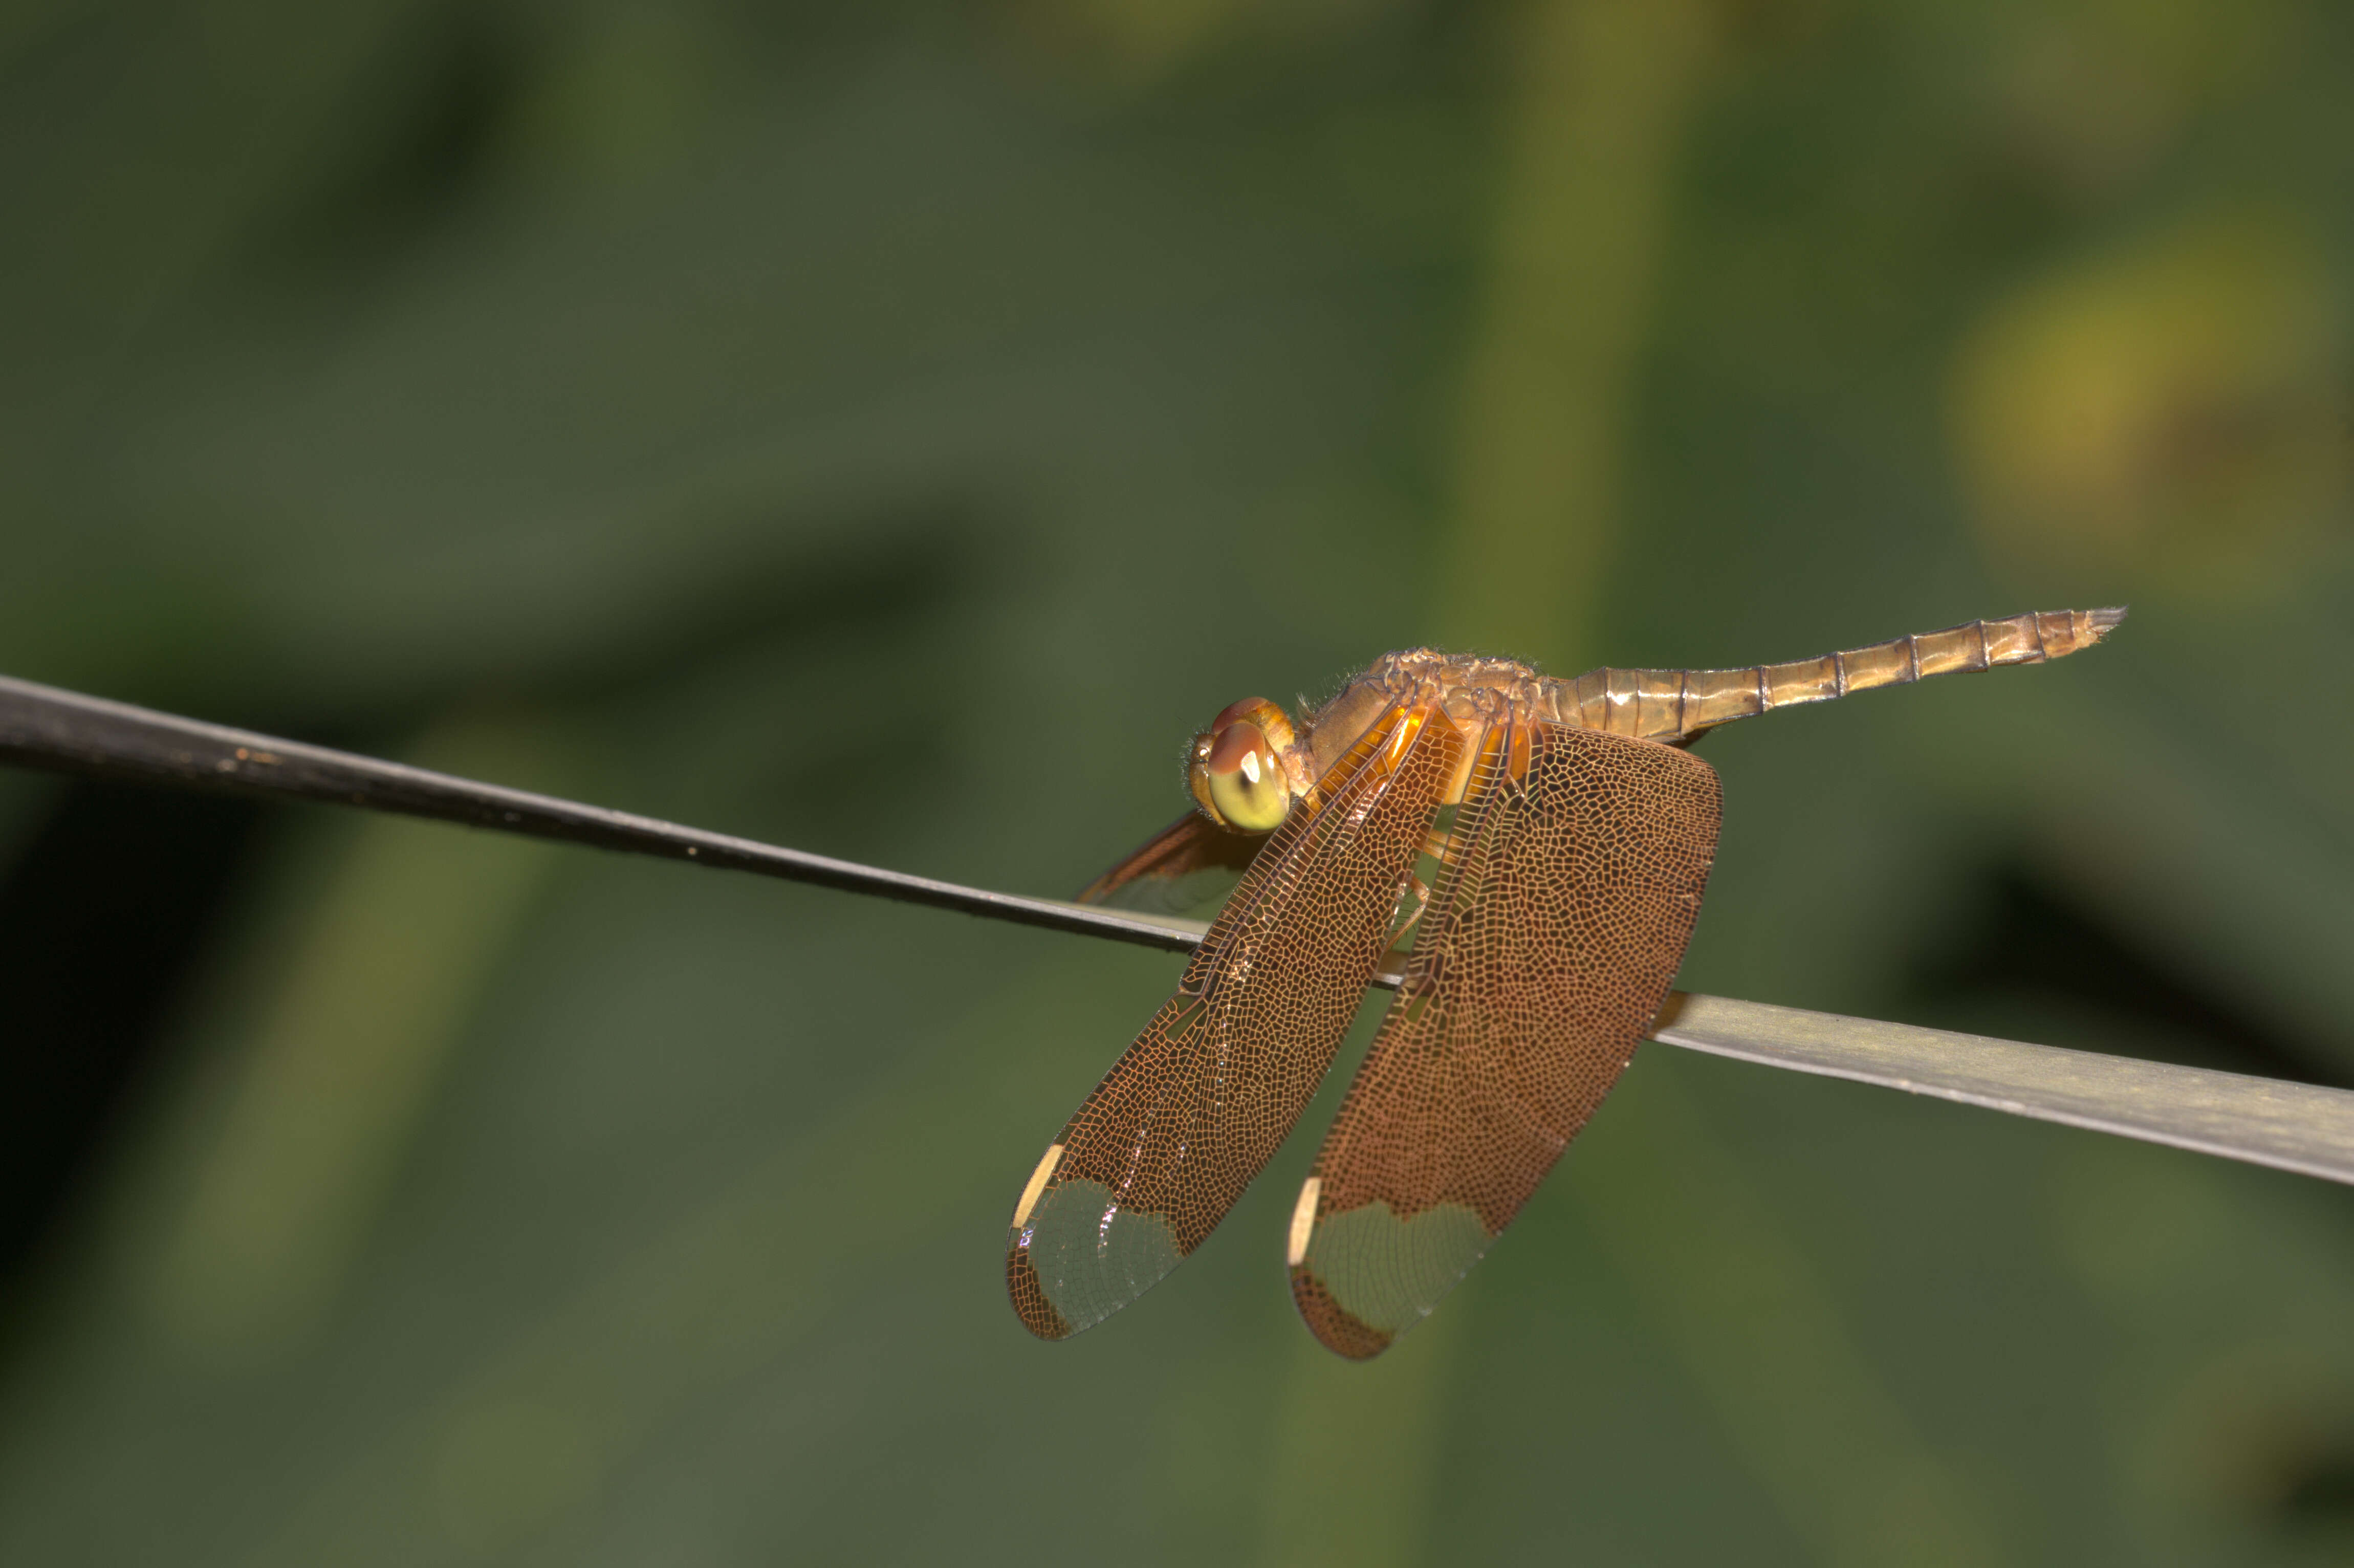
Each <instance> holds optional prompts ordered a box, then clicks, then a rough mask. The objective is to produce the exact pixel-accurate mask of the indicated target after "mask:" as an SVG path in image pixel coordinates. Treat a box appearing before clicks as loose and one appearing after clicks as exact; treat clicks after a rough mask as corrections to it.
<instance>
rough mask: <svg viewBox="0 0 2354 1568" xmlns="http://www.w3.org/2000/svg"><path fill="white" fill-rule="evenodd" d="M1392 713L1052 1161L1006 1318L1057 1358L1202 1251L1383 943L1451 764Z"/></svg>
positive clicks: (1271, 864) (1315, 1073)
mask: <svg viewBox="0 0 2354 1568" xmlns="http://www.w3.org/2000/svg"><path fill="white" fill-rule="evenodd" d="M1462 746H1463V743H1462V740H1461V738H1460V737H1459V736H1458V735H1457V734H1456V733H1455V730H1454V727H1453V726H1450V725H1448V724H1447V723H1446V722H1445V720H1443V719H1437V718H1436V716H1435V715H1434V714H1433V713H1432V712H1431V710H1427V709H1412V710H1405V711H1396V712H1393V713H1391V714H1389V715H1386V716H1385V717H1384V720H1383V722H1381V723H1379V724H1377V725H1375V726H1373V730H1372V731H1371V732H1370V733H1369V734H1368V735H1367V736H1365V738H1364V739H1363V740H1362V741H1360V742H1359V743H1358V744H1357V745H1356V747H1354V748H1352V750H1351V751H1350V753H1349V754H1348V755H1347V756H1346V757H1344V758H1341V760H1340V761H1339V762H1338V763H1336V764H1334V765H1333V767H1332V768H1331V772H1330V773H1328V774H1327V775H1326V777H1325V779H1324V780H1323V782H1322V784H1321V785H1320V788H1319V790H1318V795H1317V799H1318V800H1319V802H1320V804H1319V805H1318V806H1316V807H1314V808H1307V809H1302V808H1296V809H1295V810H1293V812H1292V814H1291V816H1290V817H1289V818H1288V819H1287V820H1286V821H1285V822H1284V824H1283V826H1281V827H1280V828H1278V829H1277V830H1276V832H1275V833H1274V835H1273V836H1272V837H1271V838H1270V839H1269V841H1268V842H1267V848H1266V849H1265V850H1263V851H1261V852H1260V853H1259V856H1258V858H1257V861H1256V862H1254V863H1253V864H1252V867H1251V870H1250V873H1249V874H1248V875H1246V877H1244V879H1243V881H1242V884H1241V885H1240V886H1238V887H1236V888H1235V892H1234V895H1233V896H1232V897H1231V898H1229V899H1228V900H1227V901H1226V906H1225V910H1224V911H1223V912H1222V913H1221V914H1220V915H1219V916H1218V918H1217V920H1216V921H1215V923H1214V924H1213V925H1212V926H1211V927H1210V931H1209V934H1208V935H1207V936H1206V937H1204V938H1203V941H1202V946H1201V948H1199V949H1198V950H1197V951H1196V952H1195V953H1194V956H1193V961H1192V962H1191V963H1189V964H1188V965H1187V966H1186V967H1185V976H1184V979H1183V980H1182V981H1181V982H1179V984H1178V987H1177V994H1176V995H1174V996H1172V997H1171V998H1170V999H1169V1001H1168V1002H1167V1004H1166V1005H1164V1006H1163V1007H1162V1008H1161V1011H1160V1012H1158V1013H1156V1014H1155V1015H1154V1016H1153V1019H1152V1022H1150V1023H1149V1024H1147V1025H1146V1026H1145V1030H1144V1033H1142V1034H1141V1035H1140V1036H1139V1037H1138V1038H1137V1042H1136V1044H1134V1045H1132V1046H1130V1047H1129V1051H1128V1054H1126V1055H1124V1056H1122V1057H1121V1058H1120V1059H1119V1064H1118V1065H1115V1066H1114V1067H1113V1068H1112V1070H1111V1072H1110V1073H1109V1074H1108V1075H1106V1076H1105V1078H1104V1081H1103V1082H1102V1083H1101V1084H1099V1085H1097V1086H1096V1090H1095V1092H1094V1093H1093V1094H1091V1095H1089V1096H1088V1097H1087V1102H1086V1103H1085V1104H1084V1105H1082V1106H1080V1107H1079V1110H1078V1114H1077V1115H1076V1116H1074V1117H1073V1118H1071V1120H1070V1124H1069V1125H1068V1126H1067V1127H1066V1128H1064V1129H1063V1131H1062V1133H1061V1135H1060V1136H1059V1137H1057V1138H1056V1139H1055V1141H1054V1143H1053V1144H1052V1145H1051V1146H1049V1147H1048V1149H1047V1150H1046V1153H1045V1157H1044V1159H1042V1160H1040V1161H1039V1162H1038V1168H1037V1170H1036V1171H1034V1172H1033V1173H1032V1175H1031V1178H1030V1183H1029V1185H1028V1187H1026V1188H1025V1189H1024V1190H1023V1193H1022V1199H1021V1202H1020V1203H1019V1204H1018V1205H1017V1206H1016V1207H1015V1209H1014V1213H1013V1235H1012V1238H1011V1243H1010V1245H1009V1248H1008V1251H1007V1254H1006V1260H1005V1272H1006V1284H1007V1287H1008V1288H1009V1289H1010V1290H1011V1291H1012V1293H1013V1309H1014V1310H1015V1311H1016V1312H1018V1313H1019V1314H1021V1318H1022V1321H1023V1323H1024V1324H1026V1325H1028V1326H1029V1329H1030V1330H1031V1331H1032V1332H1033V1333H1035V1334H1037V1335H1040V1336H1041V1337H1043V1338H1045V1339H1050V1340H1059V1339H1061V1338H1063V1337H1064V1336H1066V1335H1068V1334H1075V1333H1076V1332H1078V1331H1079V1330H1081V1329H1085V1328H1087V1327H1088V1326H1089V1325H1091V1324H1094V1323H1097V1322H1100V1321H1101V1320H1102V1319H1105V1318H1106V1317H1108V1316H1109V1315H1110V1314H1111V1313H1113V1312H1115V1311H1117V1310H1119V1308H1122V1307H1125V1306H1127V1305H1128V1303H1129V1302H1130V1301H1132V1300H1134V1299H1135V1298H1137V1297H1138V1296H1140V1295H1141V1294H1143V1293H1144V1291H1145V1290H1146V1289H1148V1288H1149V1287H1150V1286H1151V1285H1152V1284H1153V1283H1154V1282H1155V1281H1156V1280H1158V1279H1160V1278H1161V1276H1162V1275H1164V1274H1167V1273H1168V1272H1169V1271H1170V1270H1171V1269H1172V1268H1174V1267H1175V1266H1177V1265H1178V1263H1179V1262H1180V1261H1182V1259H1183V1258H1184V1257H1185V1255H1187V1254H1189V1253H1191V1252H1192V1251H1193V1249H1194V1248H1195V1247H1196V1246H1199V1245H1201V1243H1202V1239H1203V1238H1204V1236H1206V1235H1208V1234H1210V1231H1211V1229H1212V1227H1214V1226H1215V1225H1216V1224H1217V1223H1218V1221H1219V1220H1220V1219H1221V1218H1223V1217H1224V1216H1225V1212H1226V1210H1227V1209H1228V1208H1230V1207H1232V1206H1233V1204H1234V1202H1235V1199H1236V1198H1237V1197H1239V1196H1241V1195H1242V1191H1243V1188H1244V1187H1245V1186H1246V1185H1247V1184H1248V1183H1249V1181H1250V1180H1251V1178H1252V1177H1254V1176H1256V1175H1257V1174H1258V1171H1259V1168H1260V1167H1261V1166H1262V1165H1265V1164H1266V1163H1267V1157H1268V1156H1269V1155H1271V1154H1273V1153H1274V1152H1275V1150H1276V1147H1277V1146H1278V1144H1280V1143H1281V1142H1282V1141H1283V1139H1284V1136H1285V1135H1286V1134H1287V1133H1288V1132H1289V1131H1290V1130H1291V1126H1292V1123H1294V1122H1295V1121H1297V1120H1298V1119H1299V1111H1300V1107H1303V1106H1305V1105H1306V1104H1307V1103H1308V1098H1309V1097H1310V1095H1312V1094H1313V1093H1315V1090H1316V1086H1317V1084H1318V1082H1319V1081H1320V1079H1322V1077H1323V1076H1324V1071H1325V1069H1326V1068H1327V1067H1328V1066H1330V1065H1331V1061H1332V1052H1333V1050H1334V1048H1335V1047H1337V1046H1338V1045H1339V1044H1340V1042H1341V1034H1342V1033H1344V1032H1345V1031H1346V1030H1347V1028H1348V1026H1349V1020H1350V1018H1351V1016H1352V1014H1354V1013H1355V1012H1356V1010H1357V1004H1358V1002H1359V1001H1360V1000H1361V999H1362V998H1363V995H1364V991H1365V987H1366V985H1367V984H1368V983H1369V982H1370V981H1371V980H1372V979H1373V968H1374V965H1375V964H1376V963H1377V962H1378V961H1379V960H1380V958H1381V955H1382V951H1383V948H1384V947H1385V946H1386V944H1387V939H1388V936H1389V928H1390V921H1391V918H1392V916H1394V913H1395V911H1396V907H1397V902H1398V895H1399V891H1400V889H1401V888H1402V887H1403V886H1404V885H1405V879H1406V876H1407V873H1408V869H1409V867H1410V866H1411V864H1412V863H1413V860H1414V857H1415V855H1416V852H1417V851H1418V850H1419V849H1420V847H1421V844H1422V841H1423V835H1424V833H1425V832H1426V830H1427V828H1428V826H1429V823H1430V819H1431V816H1432V813H1433V811H1434V810H1436V807H1437V799H1438V796H1439V794H1440V792H1441V791H1442V790H1444V789H1445V788H1446V785H1447V780H1448V779H1449V778H1450V777H1451V776H1452V775H1453V773H1454V771H1455V767H1456V762H1457V759H1458V758H1459V757H1460V756H1461V755H1462Z"/></svg>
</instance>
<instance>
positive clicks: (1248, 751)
mask: <svg viewBox="0 0 2354 1568" xmlns="http://www.w3.org/2000/svg"><path fill="white" fill-rule="evenodd" d="M1236 706H1240V705H1239V704H1237V705H1236ZM1232 711H1233V710H1232V709H1229V710H1228V712H1229V713H1231V712H1232ZM1218 716H1219V717H1220V718H1221V719H1225V717H1226V715H1225V714H1221V715H1218ZM1214 727H1215V726H1214ZM1204 773H1205V774H1206V775H1207V777H1208V783H1209V787H1210V803H1211V804H1212V805H1213V806H1214V807H1215V808H1216V809H1217V813H1218V815H1219V816H1220V817H1222V818H1224V819H1225V822H1226V825H1227V826H1228V827H1232V828H1239V829H1240V830H1242V831H1243V832H1246V833H1264V832H1272V831H1273V830H1274V829H1275V828H1276V826H1277V825H1278V824H1279V823H1280V822H1281V821H1283V819H1284V817H1285V815H1286V814H1287V813H1288V812H1289V811H1290V810H1291V787H1290V785H1289V784H1288V782H1287V781H1286V780H1285V779H1284V777H1283V766H1282V764H1281V763H1279V762H1278V761H1277V760H1276V756H1275V748H1274V747H1272V746H1269V745H1268V744H1267V734H1266V732H1265V731H1263V730H1261V729H1260V728H1259V727H1258V726H1257V725H1255V724H1253V723H1251V722H1250V721H1249V720H1248V719H1235V720H1232V721H1230V722H1228V723H1226V724H1225V726H1224V727H1223V728H1219V729H1217V733H1216V738H1215V739H1214V740H1213V741H1211V743H1210V755H1209V757H1208V758H1206V759H1204Z"/></svg>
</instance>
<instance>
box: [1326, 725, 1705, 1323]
mask: <svg viewBox="0 0 2354 1568" xmlns="http://www.w3.org/2000/svg"><path fill="white" fill-rule="evenodd" d="M1720 814H1721V813H1720V800H1719V794H1718V789H1717V781H1716V775H1715V773H1714V772H1713V771H1712V769H1711V768H1709V766H1708V765H1707V764H1706V763H1704V762H1702V761H1701V760H1700V759H1699V758H1695V757H1692V756H1691V755H1690V754H1689V753H1686V752H1683V751H1680V750H1677V749H1674V748H1673V747H1666V746H1661V745H1658V744H1655V743H1653V742H1650V741H1643V740H1630V739H1627V738H1624V737H1622V736H1613V735H1606V734H1604V733H1601V732H1599V731H1596V730H1584V729H1573V728H1567V727H1563V726H1553V725H1537V726H1522V727H1518V728H1513V727H1511V726H1504V725H1500V724H1499V725H1494V726H1490V727H1489V729H1488V730H1487V731H1486V733H1485V734H1484V735H1483V736H1482V737H1481V741H1480V746H1479V753H1478V755H1477V757H1476V758H1475V761H1474V763H1473V767H1472V770H1471V777H1470V780H1469V785H1468V787H1467V789H1466V793H1465V797H1464V800H1463V803H1462V806H1461V807H1460V809H1459V810H1458V813H1457V817H1456V823H1455V831H1454V843H1453V847H1452V850H1451V853H1450V855H1449V863H1448V864H1447V868H1446V870H1445V872H1444V873H1443V874H1441V876H1440V879H1439V883H1438V885H1437V889H1436V890H1435V891H1434V892H1433V895H1432V897H1431V902H1430V906H1429V908H1428V910H1427V911H1426V913H1425V915H1424V916H1423V919H1422V928H1421V933H1420V936H1419V938H1418V939H1417V940H1416V944H1415V948H1414V954H1413V958H1412V959H1411V960H1410V962H1409V964H1408V966H1407V969H1406V978H1405V984H1404V985H1403V986H1402V987H1400V989H1399V991H1398V995H1397V1000H1396V1001H1394V1002H1393V1003H1392V1004H1391V1007H1390V1012H1389V1015H1388V1016H1387V1017H1386V1018H1385V1019H1384V1021H1383V1023H1382V1029H1381V1033H1380V1034H1379V1035H1377V1036H1376V1037H1375V1039H1374V1041H1373V1049H1372V1050H1371V1052H1370V1053H1369V1054H1367V1056H1366V1058H1365V1063H1364V1065H1363V1067H1362V1068H1361V1069H1360V1070H1359V1072H1358V1074H1357V1077H1356V1080H1355V1082H1354V1083H1353V1084H1352V1085H1351V1086H1350V1089H1349V1095H1348V1097H1347V1099H1346V1100H1345V1101H1344V1102H1343V1103H1342V1105H1341V1112H1340V1115H1339V1116H1338V1118H1335V1119H1334V1122H1333V1125H1332V1130H1331V1133H1330V1134H1328V1135H1327V1136H1326V1138H1325V1140H1324V1147H1323V1149H1322V1150H1321V1151H1320V1153H1319V1155H1318V1156H1317V1160H1316V1168H1315V1173H1314V1175H1312V1176H1311V1177H1310V1185H1309V1186H1308V1187H1306V1188H1304V1189H1303V1190H1302V1192H1301V1198H1300V1210H1301V1213H1300V1214H1299V1217H1298V1219H1297V1220H1296V1221H1295V1224H1294V1226H1293V1234H1292V1245H1291V1256H1290V1258H1289V1262H1290V1265H1291V1281H1292V1296H1293V1299H1294V1300H1295V1301H1296V1302H1297V1303H1298V1305H1299V1311H1300V1315H1301V1316H1302V1317H1303V1318H1305V1319H1307V1321H1308V1326H1309V1327H1310V1329H1311V1330H1314V1331H1315V1333H1316V1336H1317V1338H1319V1339H1320V1340H1323V1341H1324V1343H1325V1344H1326V1345H1328V1346H1330V1347H1331V1349H1332V1350H1334V1351H1338V1352H1340V1353H1341V1355H1344V1356H1349V1357H1352V1358H1356V1359H1363V1358H1364V1357H1367V1356H1372V1355H1374V1354H1377V1353H1379V1352H1380V1351H1381V1350H1382V1349H1383V1348H1384V1347H1385V1346H1386V1345H1388V1343H1389V1342H1390V1340H1392V1339H1393V1338H1394V1337H1395V1336H1396V1335H1397V1334H1399V1333H1402V1332H1404V1331H1405V1330H1406V1329H1407V1328H1410V1327H1411V1326H1412V1325H1413V1324H1415V1323H1416V1322H1418V1321H1420V1320H1421V1319H1422V1318H1423V1317H1424V1316H1425V1315H1426V1314H1427V1313H1428V1312H1429V1311H1430V1309H1431V1308H1432V1307H1433V1306H1435V1305H1436V1304H1437V1300H1438V1298H1440V1297H1441V1296H1443V1295H1445V1294H1446V1292H1447V1290H1449V1289H1450V1288H1452V1287H1454V1285H1455V1283H1456V1282H1457V1281H1458V1279H1460V1278H1461V1277H1463V1275H1464V1273H1465V1271H1467V1270H1468V1269H1469V1267H1470V1266H1471V1265H1472V1264H1474V1263H1476V1262H1477V1261H1479V1256H1480V1255H1481V1254H1482V1253H1484V1252H1485V1251H1486V1250H1487V1248H1488V1245H1489V1244H1490V1242H1492V1241H1493V1240H1494V1239H1495V1238H1496V1236H1497V1235H1498V1234H1500V1233H1501V1232H1502V1230H1503V1228H1504V1227H1505V1226H1506V1225H1507V1224H1510V1223H1511V1219H1512V1216H1513V1215H1514V1214H1516V1213H1519V1212H1520V1208H1521V1205H1522V1203H1523V1202H1526V1201H1527V1200H1528V1197H1529V1195H1530V1194H1531V1193H1532V1192H1534V1191H1535V1190H1536V1188H1537V1184H1538V1183H1539V1182H1540V1181H1543V1179H1544V1176H1545V1173H1546V1172H1547V1171H1550V1170H1551V1169H1552V1168H1553V1161H1554V1160H1556V1159H1558V1158H1559V1157H1560V1155H1561V1152H1562V1150H1564V1148H1566V1147H1567V1146H1568V1143H1569V1140H1570V1139H1572V1138H1574V1137H1575V1136H1576V1134H1577V1131H1578V1129H1579V1128H1582V1127H1583V1126H1585V1120H1586V1118H1588V1117H1589V1116H1591V1115H1592V1114H1593V1113H1594V1109H1595V1107H1596V1106H1598V1105H1600V1104H1601V1103H1602V1097H1604V1096H1605V1095H1606V1094H1608V1093H1609V1091H1610V1087H1611V1086H1612V1085H1613V1084H1615V1083H1616V1082H1617V1078H1618V1075H1619V1073H1620V1071H1621V1070H1622V1069H1624V1068H1625V1066H1626V1065H1627V1063H1628V1060H1629V1059H1630V1058H1631V1057H1632V1056H1633V1054H1634V1051H1635V1046H1636V1044H1638V1042H1639V1041H1640V1040H1641V1039H1642V1038H1643V1035H1644V1034H1645V1033H1646V1032H1647V1031H1648V1030H1649V1025H1650V1022H1651V1020H1652V1018H1653V1016H1654V1015H1655V1014H1656V1013H1657V1012H1658V1011H1659V1005H1660V1003H1661V1002H1662V1001H1664V1000H1665V999H1666V996H1667V992H1668V987H1669V985H1670V982H1671V981H1672V980H1674V979H1675V972H1676V968H1677V966H1678V964H1680V963H1681V961H1682V958H1683V950H1684V944H1685V942H1686V941H1687V940H1688V939H1689V938H1690V937H1691V927H1692V921H1693V920H1694V918H1695V917H1696V916H1698V914H1699V912H1700V901H1701V895H1702V891H1703V890H1704V889H1705V888H1706V886H1707V883H1708V870H1709V863H1710V861H1711V859H1712V857H1713V855H1714V853H1715V850H1716V833H1717V824H1718V821H1719V818H1720Z"/></svg>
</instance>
